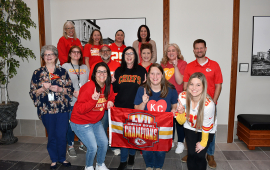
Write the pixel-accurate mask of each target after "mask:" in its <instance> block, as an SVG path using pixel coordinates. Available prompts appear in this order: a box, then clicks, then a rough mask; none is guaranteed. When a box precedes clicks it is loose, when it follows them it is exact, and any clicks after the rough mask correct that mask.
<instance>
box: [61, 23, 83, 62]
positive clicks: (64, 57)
mask: <svg viewBox="0 0 270 170" xmlns="http://www.w3.org/2000/svg"><path fill="white" fill-rule="evenodd" d="M72 46H79V47H80V48H81V50H82V51H83V47H82V44H81V41H80V40H79V38H77V35H76V32H75V27H74V24H73V23H72V22H71V21H67V22H65V24H64V26H63V36H62V37H61V38H60V39H59V41H58V43H57V49H58V58H59V61H60V65H63V64H64V63H66V62H67V61H68V52H69V50H70V48H71V47H72Z"/></svg>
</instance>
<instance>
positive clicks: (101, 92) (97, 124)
mask: <svg viewBox="0 0 270 170" xmlns="http://www.w3.org/2000/svg"><path fill="white" fill-rule="evenodd" d="M79 94H80V95H79V96H78V99H77V101H76V103H75V105H74V107H73V111H72V114H71V118H70V121H71V122H70V126H71V128H72V130H73V131H74V132H75V133H76V135H77V136H78V137H79V138H80V140H81V141H82V142H83V143H84V144H85V146H86V147H87V152H86V163H85V164H86V167H85V170H94V168H93V162H94V158H95V155H96V154H97V164H96V169H103V170H107V167H106V165H105V164H104V161H105V156H106V153H107V147H108V138H107V136H106V133H105V131H104V128H103V125H102V123H101V121H100V120H101V119H102V117H103V115H104V111H105V109H106V108H108V109H109V108H111V107H112V106H113V105H114V98H115V97H114V92H113V88H112V85H111V76H110V69H109V67H108V66H107V64H106V63H104V62H100V63H97V64H96V65H95V67H94V71H93V74H92V76H91V81H89V82H87V83H85V84H84V85H83V86H82V87H81V89H80V92H79Z"/></svg>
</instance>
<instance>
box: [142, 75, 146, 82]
mask: <svg viewBox="0 0 270 170" xmlns="http://www.w3.org/2000/svg"><path fill="white" fill-rule="evenodd" d="M145 82H146V74H145V75H144V81H143V83H145Z"/></svg>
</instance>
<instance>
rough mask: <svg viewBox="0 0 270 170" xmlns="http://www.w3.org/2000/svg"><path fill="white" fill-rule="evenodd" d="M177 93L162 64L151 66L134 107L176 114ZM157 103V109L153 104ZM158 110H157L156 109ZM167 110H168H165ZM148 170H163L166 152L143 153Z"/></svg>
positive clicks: (138, 92)
mask: <svg viewBox="0 0 270 170" xmlns="http://www.w3.org/2000/svg"><path fill="white" fill-rule="evenodd" d="M177 97H178V95H177V91H176V90H175V87H174V86H173V85H172V84H171V83H169V82H168V81H167V80H166V78H165V72H164V70H163V68H162V67H161V65H160V64H157V63H154V64H152V65H151V66H150V68H149V72H148V75H147V80H146V83H145V84H143V85H142V86H141V87H139V89H138V91H137V94H136V97H135V101H134V105H135V107H134V108H135V109H139V110H147V111H157V112H161V113H160V114H162V112H175V111H176V107H177ZM152 103H155V107H152V106H151V104H152ZM155 108H156V109H155ZM160 108H161V109H160ZM164 108H166V109H164ZM142 152H143V158H144V161H145V164H146V170H153V168H155V169H156V170H161V169H162V167H163V164H164V160H165V155H166V152H165V151H142Z"/></svg>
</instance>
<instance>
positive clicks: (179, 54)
mask: <svg viewBox="0 0 270 170" xmlns="http://www.w3.org/2000/svg"><path fill="white" fill-rule="evenodd" d="M171 46H173V47H174V48H175V49H176V51H177V58H178V59H181V60H184V57H183V55H182V54H181V50H180V48H179V46H178V45H177V44H175V43H172V44H168V45H167V46H166V48H165V50H164V53H163V58H162V60H161V64H163V65H165V66H167V63H168V61H169V58H168V57H167V53H168V49H169V47H171Z"/></svg>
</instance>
